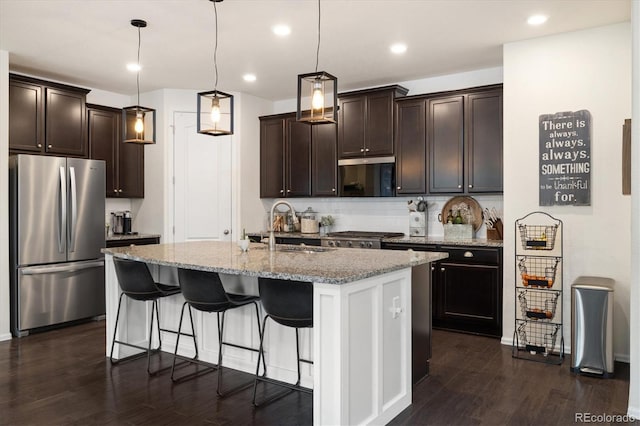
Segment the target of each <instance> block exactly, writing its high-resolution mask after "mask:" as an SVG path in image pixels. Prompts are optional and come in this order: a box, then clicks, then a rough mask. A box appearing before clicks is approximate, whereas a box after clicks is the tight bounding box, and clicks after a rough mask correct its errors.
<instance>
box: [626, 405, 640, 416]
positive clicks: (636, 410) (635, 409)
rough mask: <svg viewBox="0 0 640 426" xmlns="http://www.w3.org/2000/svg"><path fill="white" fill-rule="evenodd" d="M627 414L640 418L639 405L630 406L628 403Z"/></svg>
mask: <svg viewBox="0 0 640 426" xmlns="http://www.w3.org/2000/svg"><path fill="white" fill-rule="evenodd" d="M627 414H628V415H629V416H631V417H633V418H635V419H640V407H632V406H631V405H630V406H629V407H628V408H627Z"/></svg>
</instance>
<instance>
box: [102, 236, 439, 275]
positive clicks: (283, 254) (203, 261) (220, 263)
mask: <svg viewBox="0 0 640 426" xmlns="http://www.w3.org/2000/svg"><path fill="white" fill-rule="evenodd" d="M287 248H290V249H292V250H300V249H301V247H300V246H289V245H284V244H282V245H280V244H279V245H278V250H276V251H275V252H270V251H269V249H268V247H267V246H266V245H265V244H260V243H251V244H250V245H249V251H247V252H245V253H243V252H242V251H241V250H240V248H239V247H238V246H237V245H236V244H235V243H231V242H219V241H193V242H187V243H173V244H154V245H149V246H130V247H118V248H106V249H102V252H103V253H106V254H111V255H113V256H115V257H120V258H124V259H131V260H137V261H142V262H147V263H154V264H160V265H167V266H175V267H185V268H189V269H197V270H203V271H212V272H220V273H225V274H231V275H247V276H255V277H266V278H279V279H286V280H299V281H312V282H318V283H328V284H345V283H349V282H352V281H358V280H362V279H365V278H369V277H373V276H376V275H381V274H384V273H387V272H392V271H396V270H400V269H404V268H408V267H411V266H417V265H422V264H425V263H429V262H435V261H438V260H440V259H444V258H446V257H447V254H446V253H439V252H417V251H415V252H414V251H403V250H398V251H389V250H368V249H331V248H323V249H321V250H326V251H322V252H313V253H307V252H304V251H282V249H287ZM302 249H304V248H302ZM309 249H311V250H318V249H319V248H318V247H315V248H313V247H311V248H309Z"/></svg>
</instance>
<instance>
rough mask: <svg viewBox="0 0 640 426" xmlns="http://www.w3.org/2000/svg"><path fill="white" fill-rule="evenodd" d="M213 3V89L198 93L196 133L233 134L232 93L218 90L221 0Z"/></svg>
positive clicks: (210, 134) (214, 0)
mask: <svg viewBox="0 0 640 426" xmlns="http://www.w3.org/2000/svg"><path fill="white" fill-rule="evenodd" d="M209 1H211V2H212V3H213V12H214V15H215V26H216V39H215V46H214V49H213V68H214V73H215V84H214V87H213V90H211V91H208V92H200V93H198V122H197V125H198V133H202V134H204V135H209V136H224V135H232V134H233V95H230V94H228V93H224V92H221V91H219V90H218V58H217V55H218V8H217V7H216V3H219V2H222V0H209Z"/></svg>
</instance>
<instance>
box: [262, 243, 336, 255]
mask: <svg viewBox="0 0 640 426" xmlns="http://www.w3.org/2000/svg"><path fill="white" fill-rule="evenodd" d="M260 248H261V249H266V248H268V247H266V246H265V247H260ZM333 250H336V249H334V248H329V247H317V246H306V245H304V244H301V245H299V246H294V245H288V244H276V251H286V252H291V253H306V254H312V253H324V252H327V251H333Z"/></svg>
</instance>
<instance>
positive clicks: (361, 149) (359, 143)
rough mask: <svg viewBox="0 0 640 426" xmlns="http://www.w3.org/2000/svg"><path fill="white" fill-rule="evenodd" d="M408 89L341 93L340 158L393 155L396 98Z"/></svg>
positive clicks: (339, 121)
mask: <svg viewBox="0 0 640 426" xmlns="http://www.w3.org/2000/svg"><path fill="white" fill-rule="evenodd" d="M407 92H408V90H407V89H406V88H404V87H402V86H398V85H393V86H385V87H379V88H376V89H370V90H359V91H355V92H348V93H341V94H339V95H338V107H339V110H338V158H341V159H342V158H356V157H363V156H388V155H394V146H393V142H394V141H393V130H394V100H395V99H396V98H397V97H400V96H404V95H406V94H407Z"/></svg>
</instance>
